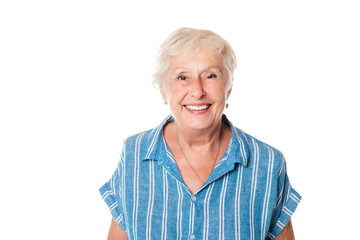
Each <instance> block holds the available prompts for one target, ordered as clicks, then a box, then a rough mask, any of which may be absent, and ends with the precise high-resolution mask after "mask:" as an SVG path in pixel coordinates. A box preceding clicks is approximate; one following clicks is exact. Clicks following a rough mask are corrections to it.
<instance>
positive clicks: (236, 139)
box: [100, 115, 301, 240]
mask: <svg viewBox="0 0 360 240" xmlns="http://www.w3.org/2000/svg"><path fill="white" fill-rule="evenodd" d="M170 121H174V119H173V117H172V116H169V117H167V118H166V119H165V120H164V121H163V122H162V123H161V124H160V125H159V126H158V127H156V128H154V129H152V130H149V131H146V132H142V133H139V134H137V135H134V136H131V137H129V138H127V139H126V140H125V142H124V146H123V151H122V154H121V157H120V161H119V163H118V167H117V169H116V171H115V173H114V174H113V176H112V178H111V179H110V180H109V181H108V182H107V183H105V184H104V185H103V186H102V187H101V188H100V193H101V196H102V198H103V199H104V201H105V202H106V204H107V205H108V207H109V209H110V211H111V214H112V216H113V218H114V219H115V221H116V222H117V223H118V224H119V226H120V227H121V228H122V229H124V230H125V231H126V232H127V235H128V237H129V239H134V240H136V239H138V240H143V239H161V240H162V239H190V240H193V239H231V240H233V239H244V240H259V239H273V238H275V237H276V236H277V235H278V234H279V233H280V232H281V231H282V229H283V228H284V226H285V225H286V223H287V222H288V221H289V219H290V217H291V215H292V214H293V213H294V211H295V209H296V207H297V205H298V203H299V202H300V199H301V196H300V195H299V194H298V193H297V192H296V191H295V190H294V189H293V188H292V187H291V185H290V183H289V179H288V177H287V173H286V163H285V159H284V156H283V155H282V153H281V152H280V151H278V150H276V149H274V148H273V147H270V146H269V145H267V144H265V143H263V142H261V141H259V140H257V139H255V138H254V137H252V136H250V135H248V134H246V133H244V132H243V131H241V130H240V129H238V128H236V127H234V126H233V125H232V124H231V122H230V121H228V120H227V118H226V116H225V115H223V121H224V122H226V123H227V124H228V125H229V126H230V127H231V130H232V137H231V140H230V143H229V147H228V149H227V150H226V152H225V153H224V155H223V156H222V158H221V159H220V161H219V163H218V164H217V165H216V167H215V168H214V170H213V172H212V173H211V175H210V176H209V178H208V179H207V181H206V182H205V184H204V185H203V186H202V187H201V188H200V189H199V190H198V191H197V192H196V193H195V194H194V195H192V194H191V193H190V191H189V190H188V189H187V187H186V185H185V183H184V181H183V180H182V177H181V175H180V171H179V169H178V167H177V165H176V163H175V160H174V157H173V155H172V153H171V151H170V149H169V147H168V146H167V144H166V142H165V138H164V136H163V134H162V129H163V127H164V125H165V124H166V123H168V122H170Z"/></svg>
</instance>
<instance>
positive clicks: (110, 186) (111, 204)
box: [99, 154, 127, 231]
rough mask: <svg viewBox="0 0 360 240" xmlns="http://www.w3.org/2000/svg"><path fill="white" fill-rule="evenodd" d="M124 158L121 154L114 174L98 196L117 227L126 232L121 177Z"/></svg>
mask: <svg viewBox="0 0 360 240" xmlns="http://www.w3.org/2000/svg"><path fill="white" fill-rule="evenodd" d="M123 163H124V156H123V154H122V156H121V158H120V161H119V163H118V167H117V168H116V171H115V172H114V174H113V176H112V177H111V179H110V180H109V181H108V182H106V183H105V184H104V185H103V186H102V187H101V188H100V189H99V191H100V194H101V197H102V199H103V200H104V201H105V203H106V204H107V206H108V208H109V210H110V213H111V215H112V217H113V218H114V219H115V221H116V222H117V223H118V224H119V226H120V227H121V228H122V229H123V230H124V231H126V229H127V228H126V221H125V217H124V209H123V201H122V199H123V197H122V192H123V191H122V189H123V186H122V181H121V179H122V176H123V165H124V164H123Z"/></svg>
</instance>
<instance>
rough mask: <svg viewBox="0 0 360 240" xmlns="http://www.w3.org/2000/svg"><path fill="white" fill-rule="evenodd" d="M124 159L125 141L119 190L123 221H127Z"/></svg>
mask: <svg viewBox="0 0 360 240" xmlns="http://www.w3.org/2000/svg"><path fill="white" fill-rule="evenodd" d="M125 158H126V140H125V142H124V145H123V155H122V158H121V161H122V163H121V165H122V167H121V171H122V175H121V176H122V182H121V183H120V184H121V186H120V188H121V189H122V191H121V192H122V197H121V200H122V207H123V212H124V215H125V219H128V216H127V210H126V204H125V203H126V194H125V186H126V183H125V173H126V161H125ZM126 228H129V227H128V226H126Z"/></svg>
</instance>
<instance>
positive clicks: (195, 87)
mask: <svg viewBox="0 0 360 240" xmlns="http://www.w3.org/2000/svg"><path fill="white" fill-rule="evenodd" d="M191 96H192V97H194V98H197V99H200V98H202V97H203V96H205V90H204V86H203V83H202V82H201V79H200V78H197V79H194V81H193V82H192V84H191Z"/></svg>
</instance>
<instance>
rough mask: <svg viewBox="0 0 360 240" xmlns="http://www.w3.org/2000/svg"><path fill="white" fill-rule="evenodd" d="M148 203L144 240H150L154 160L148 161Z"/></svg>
mask: <svg viewBox="0 0 360 240" xmlns="http://www.w3.org/2000/svg"><path fill="white" fill-rule="evenodd" d="M149 161H150V162H149V165H150V167H149V202H148V210H147V221H146V239H151V220H152V211H153V206H154V192H155V191H154V187H155V183H154V178H155V177H154V160H149Z"/></svg>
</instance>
